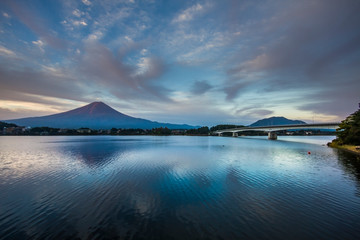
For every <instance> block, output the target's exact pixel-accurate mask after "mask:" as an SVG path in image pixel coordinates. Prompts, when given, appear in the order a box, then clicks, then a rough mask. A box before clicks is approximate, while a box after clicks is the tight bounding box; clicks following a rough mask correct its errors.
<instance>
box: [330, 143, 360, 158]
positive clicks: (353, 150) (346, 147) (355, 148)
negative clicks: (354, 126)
mask: <svg viewBox="0 0 360 240" xmlns="http://www.w3.org/2000/svg"><path fill="white" fill-rule="evenodd" d="M327 145H328V146H329V147H332V148H337V149H342V150H345V151H347V152H351V153H354V154H357V155H359V156H360V146H355V145H339V144H336V143H334V142H329V143H328V144H327Z"/></svg>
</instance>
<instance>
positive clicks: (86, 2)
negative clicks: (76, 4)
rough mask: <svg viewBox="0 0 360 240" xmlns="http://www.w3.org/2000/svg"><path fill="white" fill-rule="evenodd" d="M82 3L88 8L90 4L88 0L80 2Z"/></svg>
mask: <svg viewBox="0 0 360 240" xmlns="http://www.w3.org/2000/svg"><path fill="white" fill-rule="evenodd" d="M81 1H82V2H83V4H85V5H87V6H90V5H91V2H90V1H89V0H81Z"/></svg>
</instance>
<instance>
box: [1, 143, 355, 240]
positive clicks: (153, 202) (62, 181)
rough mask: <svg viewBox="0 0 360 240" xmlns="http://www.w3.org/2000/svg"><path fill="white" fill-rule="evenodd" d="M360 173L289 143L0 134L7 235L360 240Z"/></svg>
mask: <svg viewBox="0 0 360 240" xmlns="http://www.w3.org/2000/svg"><path fill="white" fill-rule="evenodd" d="M303 139H305V138H303ZM314 139H315V140H316V139H317V140H319V141H320V140H321V141H325V143H326V141H327V139H326V138H311V141H314ZM292 140H293V139H292ZM305 140H306V139H305ZM309 151H310V152H311V154H310V155H309V154H308V152H309ZM359 169H360V168H359V162H357V160H356V156H354V155H351V154H350V155H349V154H348V153H344V152H342V151H338V150H335V149H331V148H328V147H325V146H322V145H321V144H309V143H306V142H288V141H286V138H283V139H282V140H281V141H268V140H266V139H257V138H221V137H182V136H180V137H175V136H170V137H152V136H136V137H135V136H134V137H130V136H129V137H119V136H92V137H1V138H0V170H1V171H0V190H1V193H2V194H1V195H0V236H1V238H3V239H45V238H51V239H76V238H80V239H243V238H245V239H360V231H359V229H360V195H359V194H358V193H359V182H360V178H359V176H360V174H359V173H360V170H359Z"/></svg>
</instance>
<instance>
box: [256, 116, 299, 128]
mask: <svg viewBox="0 0 360 240" xmlns="http://www.w3.org/2000/svg"><path fill="white" fill-rule="evenodd" d="M292 124H306V122H303V121H300V120H290V119H287V118H284V117H271V118H264V119H261V120H258V121H256V122H254V123H253V124H251V125H250V127H261V126H276V125H292Z"/></svg>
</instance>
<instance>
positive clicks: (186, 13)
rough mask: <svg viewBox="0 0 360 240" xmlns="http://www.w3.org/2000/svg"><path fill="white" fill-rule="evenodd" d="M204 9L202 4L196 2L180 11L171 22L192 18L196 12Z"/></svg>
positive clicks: (185, 20)
mask: <svg viewBox="0 0 360 240" xmlns="http://www.w3.org/2000/svg"><path fill="white" fill-rule="evenodd" d="M202 11H204V6H203V5H201V4H200V3H197V4H195V5H193V6H191V7H189V8H187V9H185V10H184V11H182V12H181V13H180V14H179V15H177V16H176V17H175V18H174V19H173V20H172V22H173V23H180V22H187V21H190V20H192V19H193V18H194V17H195V16H196V15H197V14H199V13H201V12H202Z"/></svg>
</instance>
